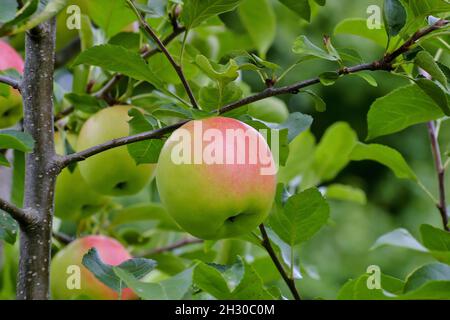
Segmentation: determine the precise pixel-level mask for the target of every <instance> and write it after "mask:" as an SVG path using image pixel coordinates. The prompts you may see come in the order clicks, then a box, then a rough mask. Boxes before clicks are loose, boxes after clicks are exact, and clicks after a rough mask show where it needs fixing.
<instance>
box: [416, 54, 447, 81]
mask: <svg viewBox="0 0 450 320" xmlns="http://www.w3.org/2000/svg"><path fill="white" fill-rule="evenodd" d="M414 63H415V64H416V65H417V66H418V67H420V68H421V69H423V70H425V71H426V72H427V73H428V74H429V75H430V76H431V77H432V78H433V79H434V80H436V81H439V83H441V84H442V85H443V86H444V87H447V77H446V76H445V73H444V72H443V71H442V70H441V68H440V67H439V65H438V64H437V62H436V61H434V58H433V56H432V55H431V54H430V53H428V52H427V51H424V50H423V51H420V52H419V53H418V54H417V56H416V58H415V60H414Z"/></svg>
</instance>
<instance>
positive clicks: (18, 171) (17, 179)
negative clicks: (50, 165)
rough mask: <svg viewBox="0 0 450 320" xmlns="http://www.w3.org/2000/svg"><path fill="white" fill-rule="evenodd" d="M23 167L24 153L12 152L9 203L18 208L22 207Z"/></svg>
mask: <svg viewBox="0 0 450 320" xmlns="http://www.w3.org/2000/svg"><path fill="white" fill-rule="evenodd" d="M25 165H26V164H25V153H23V152H22V151H18V150H14V161H13V176H12V190H11V201H12V203H14V204H15V205H16V206H18V207H22V206H23V198H24V189H25Z"/></svg>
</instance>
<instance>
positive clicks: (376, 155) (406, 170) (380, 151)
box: [350, 143, 417, 181]
mask: <svg viewBox="0 0 450 320" xmlns="http://www.w3.org/2000/svg"><path fill="white" fill-rule="evenodd" d="M350 159H351V160H353V161H362V160H372V161H376V162H379V163H381V164H383V165H385V166H386V167H388V168H389V169H391V170H392V171H393V172H394V174H395V175H396V177H397V178H400V179H411V180H413V181H417V176H416V174H415V173H414V171H413V170H412V169H411V168H410V166H409V165H408V163H406V161H405V159H404V158H403V156H402V155H401V154H400V152H398V151H397V150H395V149H392V148H390V147H388V146H383V145H381V144H364V143H358V144H356V145H355V147H354V148H353V150H352V152H351V154H350Z"/></svg>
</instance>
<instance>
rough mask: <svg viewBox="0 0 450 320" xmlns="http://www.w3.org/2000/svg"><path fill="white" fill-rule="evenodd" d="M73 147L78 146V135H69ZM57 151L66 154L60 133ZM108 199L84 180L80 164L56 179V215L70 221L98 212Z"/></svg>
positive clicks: (57, 135)
mask: <svg viewBox="0 0 450 320" xmlns="http://www.w3.org/2000/svg"><path fill="white" fill-rule="evenodd" d="M67 139H68V140H69V143H70V145H71V146H72V148H75V146H76V139H77V138H76V136H75V135H72V134H68V135H67ZM55 148H56V153H58V154H60V155H63V154H64V143H63V141H62V139H61V136H60V134H58V133H57V134H55ZM107 201H108V198H107V197H105V196H102V195H100V194H99V193H97V192H95V191H94V190H93V189H92V188H91V187H89V186H88V184H87V183H86V182H85V181H84V179H83V177H82V176H81V174H80V169H79V168H78V166H77V167H76V168H75V169H74V170H73V172H70V170H69V169H68V168H66V169H64V170H63V171H62V172H61V173H60V174H59V176H58V178H57V180H56V189H55V216H57V217H59V218H61V219H63V220H70V221H75V222H76V221H78V220H80V219H82V218H86V217H88V216H90V215H92V214H94V213H97V212H98V211H99V210H100V209H101V208H102V207H103V206H104V205H105V204H106V203H107Z"/></svg>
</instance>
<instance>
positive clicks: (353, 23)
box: [334, 19, 388, 48]
mask: <svg viewBox="0 0 450 320" xmlns="http://www.w3.org/2000/svg"><path fill="white" fill-rule="evenodd" d="M334 34H351V35H355V36H358V37H362V38H365V39H369V40H371V41H373V42H375V43H376V44H378V45H380V46H381V47H383V48H385V47H386V43H387V40H388V38H387V35H386V32H385V30H384V28H381V29H369V28H368V27H367V20H366V19H345V20H343V21H341V22H340V23H339V24H338V25H337V26H336V27H335V29H334Z"/></svg>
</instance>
